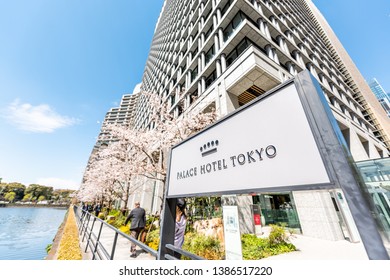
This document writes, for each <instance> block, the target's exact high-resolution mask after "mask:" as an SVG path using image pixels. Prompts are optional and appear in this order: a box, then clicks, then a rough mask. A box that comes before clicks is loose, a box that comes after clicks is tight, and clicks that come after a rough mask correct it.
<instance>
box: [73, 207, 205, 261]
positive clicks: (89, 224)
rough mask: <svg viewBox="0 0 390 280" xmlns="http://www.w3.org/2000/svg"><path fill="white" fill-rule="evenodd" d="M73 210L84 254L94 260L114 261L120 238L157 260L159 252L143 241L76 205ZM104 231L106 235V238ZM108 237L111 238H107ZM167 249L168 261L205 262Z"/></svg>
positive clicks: (172, 247) (181, 250)
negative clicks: (88, 252) (189, 260)
mask: <svg viewBox="0 0 390 280" xmlns="http://www.w3.org/2000/svg"><path fill="white" fill-rule="evenodd" d="M73 210H74V213H75V216H76V221H77V225H78V228H79V235H80V236H82V239H81V243H84V242H86V245H85V248H84V250H85V251H84V252H85V253H87V251H88V249H89V250H90V252H91V254H92V260H114V258H115V253H116V251H117V249H118V247H121V245H119V246H118V237H121V238H125V239H126V240H128V241H130V242H132V243H135V244H136V245H137V246H138V247H140V248H141V249H142V250H144V251H145V252H147V253H149V254H150V255H151V256H153V257H154V259H157V257H158V252H157V251H156V250H154V249H152V248H150V247H149V246H147V245H146V244H144V243H142V242H141V241H139V240H136V239H134V238H133V237H131V236H130V235H127V234H125V233H123V232H121V231H120V230H118V229H117V228H115V227H113V226H112V225H110V224H108V223H107V222H105V221H103V220H102V219H99V218H97V217H96V216H95V215H93V214H91V213H89V212H88V211H85V210H82V209H81V208H80V207H78V206H76V205H75V206H74V208H73ZM103 231H104V233H105V237H104V238H103ZM107 232H108V233H107ZM107 236H108V237H109V238H107ZM103 239H104V240H103ZM165 247H166V248H167V249H169V251H170V252H171V254H165V255H164V258H165V259H166V260H179V259H180V258H181V255H182V256H185V257H187V258H189V259H191V260H205V259H204V258H202V257H200V256H197V255H195V254H193V253H191V252H188V251H185V250H183V249H181V248H178V247H175V246H173V245H171V244H167V245H166V246H165ZM122 249H123V248H122Z"/></svg>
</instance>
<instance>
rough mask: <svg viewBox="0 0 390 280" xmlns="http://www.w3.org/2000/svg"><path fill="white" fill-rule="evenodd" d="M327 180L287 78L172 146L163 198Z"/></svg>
mask: <svg viewBox="0 0 390 280" xmlns="http://www.w3.org/2000/svg"><path fill="white" fill-rule="evenodd" d="M329 183H330V179H329V175H328V173H327V170H326V168H325V165H324V163H323V160H322V158H321V155H320V152H319V150H318V147H317V144H316V142H315V139H314V136H313V133H312V131H311V128H310V126H309V122H308V120H307V118H306V114H305V112H304V108H303V106H302V104H301V101H300V98H299V95H298V92H297V89H296V87H295V84H294V83H291V84H289V85H287V86H285V87H283V88H281V89H280V90H279V91H277V92H275V93H272V94H271V95H269V96H267V97H266V98H263V99H262V100H260V101H259V102H256V103H254V104H252V105H251V106H249V107H247V108H245V109H244V110H240V111H239V112H237V113H235V114H232V115H230V116H229V117H227V118H225V119H223V120H222V121H220V122H218V123H217V124H215V125H214V126H212V127H210V128H209V129H206V130H205V131H203V132H202V133H199V134H197V135H196V136H194V137H192V138H190V139H189V140H187V141H184V142H183V143H181V144H179V145H177V146H175V147H174V148H173V149H172V151H171V160H170V173H169V177H168V197H179V196H183V197H185V196H191V195H203V194H221V193H227V192H230V193H234V192H236V191H237V192H240V191H247V192H250V191H251V190H259V189H264V188H278V187H291V189H293V187H294V186H296V187H298V186H299V187H302V186H306V185H318V184H329Z"/></svg>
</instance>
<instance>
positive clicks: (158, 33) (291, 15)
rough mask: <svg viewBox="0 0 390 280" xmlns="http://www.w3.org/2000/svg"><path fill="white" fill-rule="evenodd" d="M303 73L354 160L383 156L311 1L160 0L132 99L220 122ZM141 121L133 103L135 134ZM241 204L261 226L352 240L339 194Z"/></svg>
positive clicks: (365, 96)
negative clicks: (151, 96)
mask: <svg viewBox="0 0 390 280" xmlns="http://www.w3.org/2000/svg"><path fill="white" fill-rule="evenodd" d="M306 69H308V70H309V71H310V72H311V74H312V75H313V76H314V77H315V78H316V79H317V80H318V81H319V83H320V85H321V87H322V90H323V93H324V96H325V98H326V99H327V101H328V103H329V106H330V108H331V110H332V112H333V115H334V117H335V118H336V120H337V122H338V125H339V127H340V129H341V131H342V133H343V135H344V138H345V140H346V142H347V144H348V147H349V149H350V152H351V154H352V156H353V158H354V160H355V161H361V160H368V159H373V158H381V157H388V156H389V148H390V142H389V139H390V122H389V121H388V118H387V116H386V114H385V112H384V111H383V110H382V108H381V105H380V104H379V102H378V101H377V99H376V98H375V96H374V94H373V93H372V92H371V90H370V88H369V86H368V85H367V83H366V82H365V80H364V78H363V77H362V75H361V74H360V72H359V70H358V69H357V68H356V66H355V64H354V63H353V61H352V59H351V58H350V57H349V55H348V53H347V52H346V50H345V49H344V48H343V46H342V45H341V43H340V41H339V40H338V39H337V36H336V35H335V34H334V32H333V31H332V29H331V27H330V26H329V24H328V23H327V22H326V20H325V18H324V17H323V16H322V15H321V13H320V12H319V10H318V9H317V8H316V7H315V5H314V4H313V3H312V1H311V0H278V1H275V0H272V1H271V0H261V1H260V0H189V1H181V0H166V1H165V3H164V5H163V8H162V11H161V14H160V17H159V19H158V22H157V25H156V29H155V34H154V37H153V41H152V45H151V48H150V53H149V56H148V59H147V62H146V66H145V70H144V76H143V79H142V90H144V91H149V92H154V93H156V94H159V95H160V96H161V97H163V98H164V100H165V102H167V103H168V104H169V106H170V108H171V112H172V114H173V115H174V116H176V117H178V118H179V117H180V116H181V115H182V114H183V113H185V112H186V111H191V110H193V111H199V112H201V111H207V110H210V109H215V110H216V112H217V113H218V114H219V115H220V116H224V115H226V114H228V113H230V112H232V111H234V110H235V109H237V108H239V107H241V106H243V105H244V104H246V103H248V102H250V101H251V100H253V99H254V98H256V97H258V96H260V95H262V94H263V93H264V92H266V91H268V90H270V89H272V88H274V87H275V86H277V85H279V84H281V83H283V82H284V81H286V80H288V79H290V78H292V77H293V76H294V75H296V74H297V73H299V72H301V71H303V70H306ZM147 112H148V104H147V100H146V99H145V98H143V96H142V95H141V96H140V98H139V102H138V105H137V107H136V112H135V117H134V125H135V127H138V128H142V127H153V124H151V123H149V118H148V114H147ZM248 121H253V120H248ZM291 137H294V136H293V135H291ZM307 172H310V170H308V171H307ZM248 199H249V202H248V205H249V204H253V203H259V204H260V205H261V208H262V213H263V214H264V217H265V222H266V223H268V224H269V223H277V222H286V223H287V224H288V225H289V226H290V227H299V228H300V229H301V231H302V232H303V233H304V234H305V235H308V236H312V237H319V238H324V239H330V240H340V239H350V240H353V241H357V240H358V239H359V237H358V234H356V228H355V225H354V222H353V221H352V220H351V215H350V213H349V212H348V209H347V208H346V207H344V206H343V195H342V191H341V190H340V189H335V190H331V191H329V190H322V191H297V192H289V193H266V194H265V193H262V194H258V195H253V194H252V195H251V196H250V197H249V198H248ZM286 205H288V206H289V207H286ZM290 207H291V208H290ZM287 209H293V210H294V211H291V212H288V211H287ZM313 213H316V215H315V217H313Z"/></svg>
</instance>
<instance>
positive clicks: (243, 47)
mask: <svg viewBox="0 0 390 280" xmlns="http://www.w3.org/2000/svg"><path fill="white" fill-rule="evenodd" d="M247 47H248V42H247V40H246V39H245V38H244V40H242V41H241V43H239V44H238V46H237V54H238V55H240V54H242V53H243V52H244V51H245V50H246V48H247Z"/></svg>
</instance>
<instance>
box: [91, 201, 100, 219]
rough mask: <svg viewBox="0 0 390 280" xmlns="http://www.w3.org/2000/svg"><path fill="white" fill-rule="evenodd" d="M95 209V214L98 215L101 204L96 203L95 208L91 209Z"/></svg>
mask: <svg viewBox="0 0 390 280" xmlns="http://www.w3.org/2000/svg"><path fill="white" fill-rule="evenodd" d="M93 210H94V211H95V216H96V217H98V216H99V213H100V211H101V206H100V203H98V204H96V205H95V208H94V209H93Z"/></svg>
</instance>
